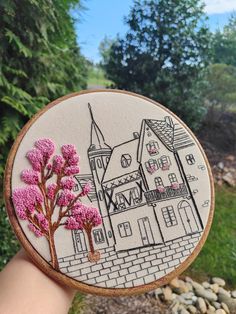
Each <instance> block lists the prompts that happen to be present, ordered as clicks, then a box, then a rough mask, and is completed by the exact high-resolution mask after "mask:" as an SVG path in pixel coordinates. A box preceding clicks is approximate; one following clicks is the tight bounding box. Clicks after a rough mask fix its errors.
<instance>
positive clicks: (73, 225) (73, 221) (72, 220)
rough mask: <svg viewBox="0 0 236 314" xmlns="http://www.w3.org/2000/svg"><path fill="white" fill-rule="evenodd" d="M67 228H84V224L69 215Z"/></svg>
mask: <svg viewBox="0 0 236 314" xmlns="http://www.w3.org/2000/svg"><path fill="white" fill-rule="evenodd" d="M66 229H69V230H77V229H82V225H81V224H80V223H78V222H77V221H76V219H75V218H74V217H69V218H68V219H67V220H66Z"/></svg>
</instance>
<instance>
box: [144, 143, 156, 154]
mask: <svg viewBox="0 0 236 314" xmlns="http://www.w3.org/2000/svg"><path fill="white" fill-rule="evenodd" d="M146 148H147V151H148V153H149V155H150V156H154V155H157V154H159V145H158V143H157V142H156V141H149V143H148V144H146Z"/></svg>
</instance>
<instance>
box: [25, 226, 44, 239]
mask: <svg viewBox="0 0 236 314" xmlns="http://www.w3.org/2000/svg"><path fill="white" fill-rule="evenodd" d="M28 228H29V230H30V231H32V232H33V233H34V234H35V235H36V237H37V238H39V237H41V236H42V235H43V233H42V231H41V230H39V229H38V228H37V227H36V226H35V225H33V224H32V223H30V224H29V225H28Z"/></svg>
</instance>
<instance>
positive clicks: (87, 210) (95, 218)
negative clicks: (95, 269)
mask: <svg viewBox="0 0 236 314" xmlns="http://www.w3.org/2000/svg"><path fill="white" fill-rule="evenodd" d="M71 213H72V215H71V217H69V218H68V219H67V221H66V227H67V228H68V229H71V230H74V229H80V230H84V231H85V232H86V234H87V237H88V241H89V247H90V252H89V254H88V259H89V260H90V261H91V262H96V261H98V260H99V259H100V252H99V251H95V250H94V246H93V240H92V229H93V227H96V226H98V225H100V224H101V222H102V219H101V216H100V214H99V212H98V210H97V209H96V208H93V207H87V206H85V205H83V204H75V205H74V206H73V208H72V211H71Z"/></svg>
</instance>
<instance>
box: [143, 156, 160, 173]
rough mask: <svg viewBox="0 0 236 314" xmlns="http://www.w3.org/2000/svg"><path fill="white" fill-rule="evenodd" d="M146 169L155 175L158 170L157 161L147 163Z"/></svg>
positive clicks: (150, 160) (151, 160)
mask: <svg viewBox="0 0 236 314" xmlns="http://www.w3.org/2000/svg"><path fill="white" fill-rule="evenodd" d="M145 167H146V169H147V171H148V172H149V173H151V174H152V173H153V172H155V171H156V170H157V169H158V165H157V161H156V160H155V159H149V160H148V161H147V162H145Z"/></svg>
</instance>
